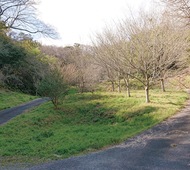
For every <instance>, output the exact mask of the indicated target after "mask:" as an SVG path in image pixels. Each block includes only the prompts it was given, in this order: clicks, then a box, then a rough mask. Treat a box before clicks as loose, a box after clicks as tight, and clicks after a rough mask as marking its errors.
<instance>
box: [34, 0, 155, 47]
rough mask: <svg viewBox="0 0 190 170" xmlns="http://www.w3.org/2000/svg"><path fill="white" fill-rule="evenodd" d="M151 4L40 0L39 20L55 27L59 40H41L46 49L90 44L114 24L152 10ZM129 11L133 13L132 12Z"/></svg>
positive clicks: (112, 0) (148, 1)
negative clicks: (129, 16)
mask: <svg viewBox="0 0 190 170" xmlns="http://www.w3.org/2000/svg"><path fill="white" fill-rule="evenodd" d="M151 2H152V0H146V1H145V0H40V4H39V5H38V7H37V8H38V14H39V18H40V19H41V20H43V21H44V22H45V23H47V24H50V25H52V26H53V27H54V28H55V29H56V30H57V32H58V33H59V34H60V39H59V40H52V39H48V38H40V39H38V41H39V42H41V43H42V44H45V45H56V46H67V45H73V44H74V43H79V44H90V42H91V37H92V36H93V34H95V33H96V32H100V31H101V30H102V29H104V28H105V27H106V26H112V24H113V22H117V21H118V20H120V19H122V18H124V17H125V16H127V15H130V13H131V11H132V12H133V13H136V12H137V11H138V9H139V8H149V6H150V4H151ZM129 9H130V10H129Z"/></svg>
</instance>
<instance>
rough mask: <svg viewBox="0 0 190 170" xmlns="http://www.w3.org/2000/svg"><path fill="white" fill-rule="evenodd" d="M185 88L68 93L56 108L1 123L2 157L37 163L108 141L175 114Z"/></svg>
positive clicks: (47, 107)
mask: <svg viewBox="0 0 190 170" xmlns="http://www.w3.org/2000/svg"><path fill="white" fill-rule="evenodd" d="M187 98H188V95H187V94H186V93H184V92H166V93H161V92H160V91H159V90H154V91H151V96H150V99H151V103H150V104H146V103H145V102H144V100H145V99H144V91H135V92H132V97H131V98H127V97H126V95H125V94H124V93H121V94H118V93H94V94H92V93H84V94H70V95H68V96H66V98H65V99H64V100H63V103H62V105H61V107H60V108H59V109H58V110H54V109H53V106H52V104H51V103H50V102H48V103H45V104H43V105H41V106H39V107H38V108H36V109H34V110H32V111H30V113H26V114H23V115H20V116H18V117H17V118H15V119H14V120H12V121H11V122H9V123H8V124H6V125H5V126H1V127H0V158H1V159H2V160H3V161H4V163H7V162H10V161H11V162H14V161H16V162H18V161H22V162H38V161H48V160H52V159H53V160H54V159H62V158H67V157H70V156H73V155H78V154H82V153H87V152H91V151H95V150H97V149H102V148H105V147H107V146H111V145H114V144H117V143H120V142H122V141H124V140H126V139H127V138H129V137H132V136H134V135H135V134H138V133H139V132H142V131H144V130H146V129H148V128H150V127H151V126H153V125H155V124H157V123H159V122H161V121H162V120H164V119H166V118H168V117H169V116H171V115H173V114H175V113H176V112H177V111H178V110H179V109H180V108H182V107H183V106H184V103H185V101H186V100H187Z"/></svg>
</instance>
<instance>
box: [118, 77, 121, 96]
mask: <svg viewBox="0 0 190 170" xmlns="http://www.w3.org/2000/svg"><path fill="white" fill-rule="evenodd" d="M118 92H119V93H121V80H120V78H118Z"/></svg>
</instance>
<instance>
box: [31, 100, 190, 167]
mask: <svg viewBox="0 0 190 170" xmlns="http://www.w3.org/2000/svg"><path fill="white" fill-rule="evenodd" d="M28 169H29V170H55V169H56V170H188V169H190V102H189V103H188V105H187V106H186V108H184V109H183V110H182V111H181V112H179V113H178V114H176V115H175V116H173V117H171V118H169V119H168V120H166V121H164V122H162V123H160V124H159V125H157V126H155V127H153V128H151V129H149V130H147V131H145V132H143V133H141V134H139V135H137V136H135V137H134V138H131V139H129V140H127V141H126V142H124V143H122V144H120V145H117V146H114V147H112V148H109V149H106V150H103V151H99V152H95V153H90V154H87V155H84V156H78V157H72V158H69V159H64V160H59V161H52V162H49V163H44V164H41V165H36V166H34V167H30V168H28Z"/></svg>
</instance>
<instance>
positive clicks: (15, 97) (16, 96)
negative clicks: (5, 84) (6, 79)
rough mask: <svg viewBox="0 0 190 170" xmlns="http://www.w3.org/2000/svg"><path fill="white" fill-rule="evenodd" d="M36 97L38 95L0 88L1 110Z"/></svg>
mask: <svg viewBox="0 0 190 170" xmlns="http://www.w3.org/2000/svg"><path fill="white" fill-rule="evenodd" d="M35 98H36V96H31V95H28V94H24V93H19V92H13V91H10V90H5V89H0V110H3V109H8V108H10V107H14V106H18V105H19V104H22V103H25V102H28V101H31V100H33V99H35Z"/></svg>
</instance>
